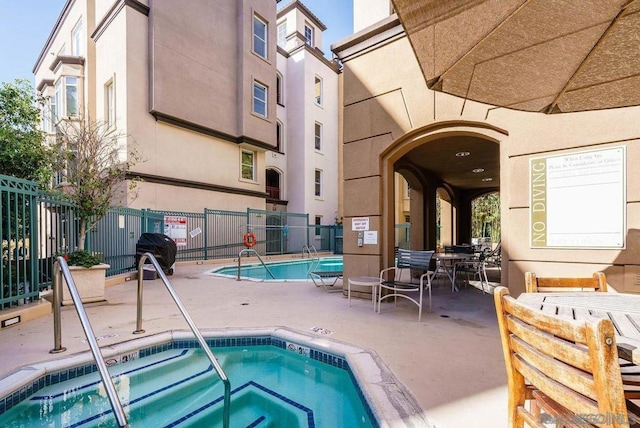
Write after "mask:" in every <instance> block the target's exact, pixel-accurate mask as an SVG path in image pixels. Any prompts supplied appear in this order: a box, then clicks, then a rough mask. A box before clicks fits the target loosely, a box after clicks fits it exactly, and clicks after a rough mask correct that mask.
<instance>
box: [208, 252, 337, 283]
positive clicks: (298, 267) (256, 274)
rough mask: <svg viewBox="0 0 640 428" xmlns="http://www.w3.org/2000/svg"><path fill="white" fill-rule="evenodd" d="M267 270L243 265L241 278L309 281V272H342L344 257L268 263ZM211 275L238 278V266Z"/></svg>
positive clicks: (216, 271)
mask: <svg viewBox="0 0 640 428" xmlns="http://www.w3.org/2000/svg"><path fill="white" fill-rule="evenodd" d="M266 265H267V266H268V268H269V271H271V273H272V274H273V276H274V277H275V278H272V277H271V275H270V274H269V272H268V271H267V269H266V268H265V267H264V266H263V265H262V264H259V263H257V264H256V263H253V262H252V263H250V264H244V263H243V264H242V265H241V267H240V277H241V278H243V279H254V280H262V281H269V280H271V281H306V280H309V271H310V270H313V271H314V272H342V257H324V258H321V259H319V260H318V259H302V260H287V261H282V262H270V263H266ZM207 274H209V275H216V276H224V277H233V278H237V277H238V266H237V265H236V266H227V267H222V268H217V269H214V270H212V271H209V272H207Z"/></svg>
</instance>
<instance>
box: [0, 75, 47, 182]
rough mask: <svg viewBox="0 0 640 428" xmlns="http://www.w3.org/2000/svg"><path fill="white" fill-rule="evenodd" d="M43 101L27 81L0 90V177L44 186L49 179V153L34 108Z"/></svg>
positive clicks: (15, 82)
mask: <svg viewBox="0 0 640 428" xmlns="http://www.w3.org/2000/svg"><path fill="white" fill-rule="evenodd" d="M42 101H43V99H42V98H41V97H38V96H36V95H35V92H34V90H33V88H32V87H31V84H30V83H29V82H28V81H26V80H21V79H17V80H15V81H14V83H3V84H2V86H0V159H1V160H2V162H1V165H2V167H1V168H0V174H5V175H10V176H13V177H17V178H23V179H25V180H33V181H37V182H39V183H40V184H41V185H43V186H45V185H46V184H48V183H49V181H50V179H51V162H52V152H51V150H50V149H49V148H47V147H46V145H45V144H44V133H43V132H42V131H40V130H39V129H38V126H39V123H40V110H39V109H38V106H37V104H38V103H42Z"/></svg>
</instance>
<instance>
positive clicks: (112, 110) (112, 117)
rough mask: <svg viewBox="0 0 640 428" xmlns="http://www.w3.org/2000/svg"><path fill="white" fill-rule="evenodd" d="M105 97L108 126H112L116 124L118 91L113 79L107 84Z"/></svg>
mask: <svg viewBox="0 0 640 428" xmlns="http://www.w3.org/2000/svg"><path fill="white" fill-rule="evenodd" d="M104 99H105V109H104V111H105V116H106V118H105V119H106V120H105V122H106V123H107V126H108V127H109V128H111V127H114V126H115V125H116V93H115V88H114V87H113V80H110V81H109V83H107V84H106V85H105V88H104Z"/></svg>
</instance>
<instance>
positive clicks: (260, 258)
mask: <svg viewBox="0 0 640 428" xmlns="http://www.w3.org/2000/svg"><path fill="white" fill-rule="evenodd" d="M249 251H252V252H253V253H255V255H256V257H258V260H260V263H262V266H264V268H265V269H266V270H267V272H269V275H271V279H276V277H275V275H274V274H273V273H272V272H271V270H269V268H268V267H267V265H266V264H265V262H264V261H262V257H260V254H258V252H257V251H256V250H253V249H251V248H245V249H244V250H242V251H240V252H239V253H238V279H237V281H240V265H241V260H242V253H244V252H249Z"/></svg>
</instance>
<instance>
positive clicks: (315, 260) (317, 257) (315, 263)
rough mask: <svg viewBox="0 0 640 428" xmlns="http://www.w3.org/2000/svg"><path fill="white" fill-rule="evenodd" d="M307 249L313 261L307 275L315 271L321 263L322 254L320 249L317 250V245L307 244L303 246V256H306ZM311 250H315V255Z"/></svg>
mask: <svg viewBox="0 0 640 428" xmlns="http://www.w3.org/2000/svg"><path fill="white" fill-rule="evenodd" d="M305 250H306V251H307V253H309V258H310V259H311V263H310V264H309V269H308V270H307V275H309V274H310V273H311V271H313V270H314V269H315V268H316V267H317V266H319V265H320V254H318V250H316V247H315V246H313V245H305V246H304V247H302V258H304V252H305ZM311 250H313V253H314V254H315V256H314V255H313V254H311Z"/></svg>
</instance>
